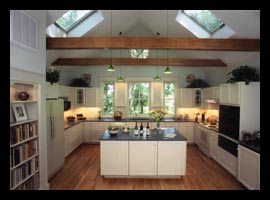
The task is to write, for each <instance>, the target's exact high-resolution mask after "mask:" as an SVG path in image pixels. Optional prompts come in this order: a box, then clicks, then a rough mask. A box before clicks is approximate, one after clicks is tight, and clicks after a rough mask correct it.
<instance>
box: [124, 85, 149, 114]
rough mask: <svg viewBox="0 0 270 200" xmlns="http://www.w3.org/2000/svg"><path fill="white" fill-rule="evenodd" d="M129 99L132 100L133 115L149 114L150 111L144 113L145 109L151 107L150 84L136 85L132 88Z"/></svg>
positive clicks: (131, 109) (130, 106) (131, 111)
mask: <svg viewBox="0 0 270 200" xmlns="http://www.w3.org/2000/svg"><path fill="white" fill-rule="evenodd" d="M129 98H130V103H129V109H130V113H131V114H135V113H140V114H145V113H148V111H144V107H148V106H149V84H148V83H135V84H134V85H133V86H132V87H131V88H130V97H129Z"/></svg>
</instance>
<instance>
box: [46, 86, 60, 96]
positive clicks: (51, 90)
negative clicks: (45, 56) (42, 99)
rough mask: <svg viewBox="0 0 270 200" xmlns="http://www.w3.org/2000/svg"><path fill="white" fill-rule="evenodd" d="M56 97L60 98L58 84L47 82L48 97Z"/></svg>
mask: <svg viewBox="0 0 270 200" xmlns="http://www.w3.org/2000/svg"><path fill="white" fill-rule="evenodd" d="M50 98H52V99H55V98H58V84H57V83H54V84H51V83H49V82H47V87H46V99H50Z"/></svg>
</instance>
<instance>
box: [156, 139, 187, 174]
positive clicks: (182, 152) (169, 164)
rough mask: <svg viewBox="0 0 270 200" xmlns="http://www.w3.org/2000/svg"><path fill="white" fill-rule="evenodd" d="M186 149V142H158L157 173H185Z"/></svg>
mask: <svg viewBox="0 0 270 200" xmlns="http://www.w3.org/2000/svg"><path fill="white" fill-rule="evenodd" d="M186 149H187V143H186V142H173V141H170V142H158V159H157V160H158V164H157V168H158V171H157V175H185V174H186Z"/></svg>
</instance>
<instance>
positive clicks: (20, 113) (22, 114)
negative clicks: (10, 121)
mask: <svg viewBox="0 0 270 200" xmlns="http://www.w3.org/2000/svg"><path fill="white" fill-rule="evenodd" d="M12 110H13V113H14V116H15V120H16V121H17V122H19V121H24V120H27V119H28V117H27V114H26V111H25V107H24V104H23V103H16V104H12Z"/></svg>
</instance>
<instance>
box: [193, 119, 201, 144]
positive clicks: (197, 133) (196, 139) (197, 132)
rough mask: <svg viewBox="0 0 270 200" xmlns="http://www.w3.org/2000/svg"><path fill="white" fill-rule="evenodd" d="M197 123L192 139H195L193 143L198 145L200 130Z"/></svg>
mask: <svg viewBox="0 0 270 200" xmlns="http://www.w3.org/2000/svg"><path fill="white" fill-rule="evenodd" d="M199 126H200V125H199V124H195V127H194V129H195V130H194V135H195V137H194V140H195V144H196V145H199V144H200V133H201V131H200V129H199Z"/></svg>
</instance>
